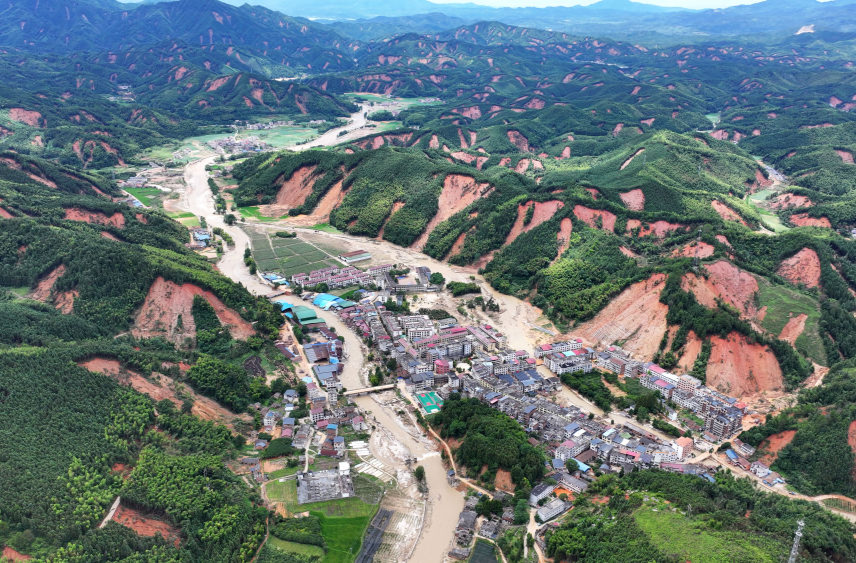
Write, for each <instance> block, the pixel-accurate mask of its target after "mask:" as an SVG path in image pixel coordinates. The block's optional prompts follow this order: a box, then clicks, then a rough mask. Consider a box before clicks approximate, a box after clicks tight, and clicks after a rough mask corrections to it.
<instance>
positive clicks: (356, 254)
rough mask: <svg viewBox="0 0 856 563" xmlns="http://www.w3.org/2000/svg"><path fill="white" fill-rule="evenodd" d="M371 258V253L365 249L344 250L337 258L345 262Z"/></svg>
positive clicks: (350, 262) (349, 262)
mask: <svg viewBox="0 0 856 563" xmlns="http://www.w3.org/2000/svg"><path fill="white" fill-rule="evenodd" d="M371 259H372V255H371V254H369V253H368V252H366V251H365V250H354V251H353V252H346V253H344V254H340V255H339V260H341V261H342V262H344V263H345V264H353V263H355V262H362V261H364V260H371Z"/></svg>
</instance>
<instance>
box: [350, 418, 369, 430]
mask: <svg viewBox="0 0 856 563" xmlns="http://www.w3.org/2000/svg"><path fill="white" fill-rule="evenodd" d="M351 427H352V428H353V429H354V430H355V431H356V432H364V431H365V430H368V428H369V427H368V425H367V424H366V421H365V419H364V418H363V417H362V416H355V417H354V418H352V419H351Z"/></svg>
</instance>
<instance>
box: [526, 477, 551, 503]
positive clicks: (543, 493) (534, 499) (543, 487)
mask: <svg viewBox="0 0 856 563" xmlns="http://www.w3.org/2000/svg"><path fill="white" fill-rule="evenodd" d="M555 490H556V485H551V484H549V483H540V484H538V485H536V486H535V487H533V488H532V491H531V492H530V493H529V504H531V505H532V506H537V504H538V501H540V500H542V499H545V498H547V497H548V496H550V495H551V494H552V493H553V491H555Z"/></svg>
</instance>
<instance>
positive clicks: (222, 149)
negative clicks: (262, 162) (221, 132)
mask: <svg viewBox="0 0 856 563" xmlns="http://www.w3.org/2000/svg"><path fill="white" fill-rule="evenodd" d="M208 146H209V147H211V148H212V149H214V150H215V151H217V152H219V153H230V154H231V153H242V152H258V151H263V150H266V149H267V148H268V144H267V143H266V142H264V141H262V140H261V139H259V138H258V137H256V136H250V137H244V138H242V139H239V138H237V137H234V136H233V137H225V138H223V139H212V140H211V141H208Z"/></svg>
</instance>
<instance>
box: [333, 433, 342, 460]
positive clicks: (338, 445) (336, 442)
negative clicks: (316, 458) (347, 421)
mask: <svg viewBox="0 0 856 563" xmlns="http://www.w3.org/2000/svg"><path fill="white" fill-rule="evenodd" d="M333 449H335V450H336V455H337V456H339V457H341V456H343V455H345V437H344V436H336V437H335V438H333Z"/></svg>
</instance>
